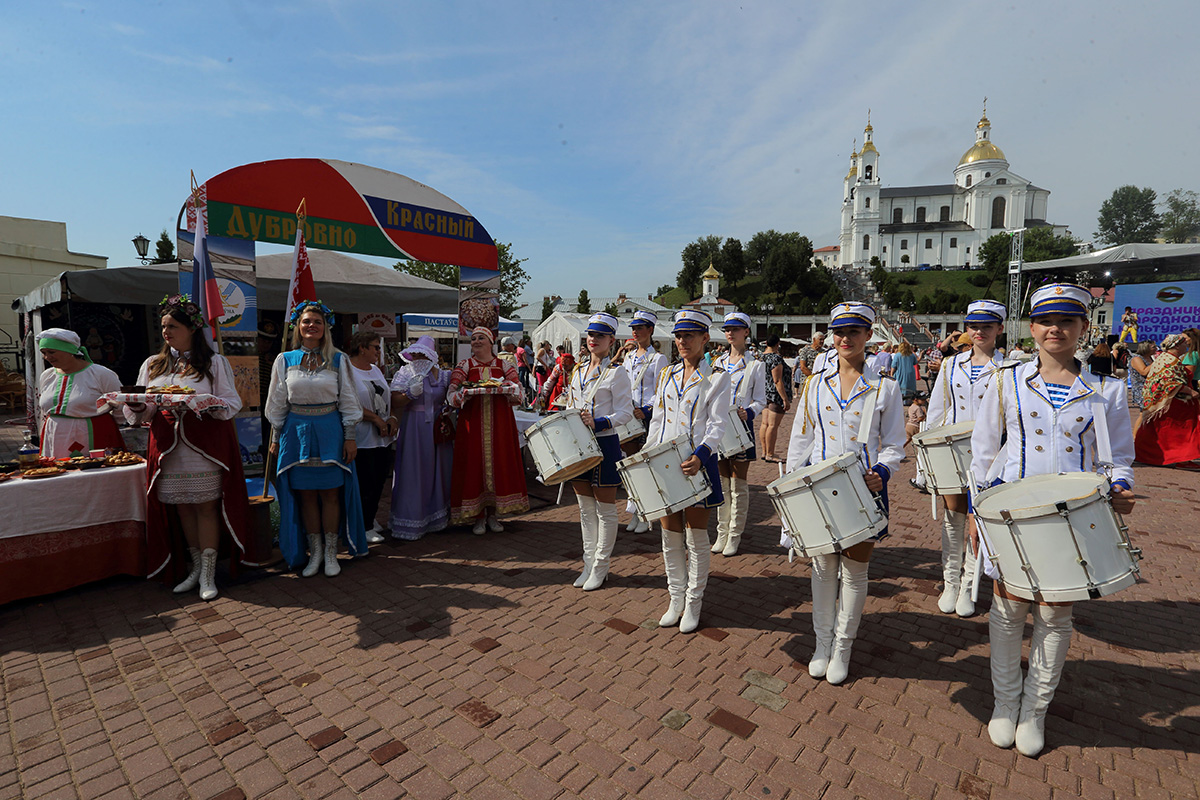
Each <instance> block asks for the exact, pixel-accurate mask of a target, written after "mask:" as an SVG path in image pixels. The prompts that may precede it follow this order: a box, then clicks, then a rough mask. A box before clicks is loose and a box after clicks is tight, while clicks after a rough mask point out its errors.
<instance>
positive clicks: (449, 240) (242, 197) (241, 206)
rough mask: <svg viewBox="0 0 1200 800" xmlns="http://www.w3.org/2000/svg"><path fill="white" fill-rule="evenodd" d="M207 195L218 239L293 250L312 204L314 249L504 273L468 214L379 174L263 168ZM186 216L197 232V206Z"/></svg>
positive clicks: (417, 186) (208, 185)
mask: <svg viewBox="0 0 1200 800" xmlns="http://www.w3.org/2000/svg"><path fill="white" fill-rule="evenodd" d="M200 194H201V197H202V198H205V199H206V201H207V204H208V232H209V235H210V236H223V237H227V238H230V239H244V240H250V241H256V242H273V243H275V244H283V245H290V244H292V242H293V241H294V240H295V236H296V208H297V207H298V206H299V205H300V201H301V200H305V201H306V208H307V212H308V217H307V219H306V221H305V223H304V238H305V241H306V243H307V245H308V247H316V248H321V249H324V250H338V251H341V252H344V253H358V254H361V255H372V256H385V257H388V256H394V257H397V258H407V259H415V260H418V261H432V262H435V263H438V264H452V265H454V266H458V267H463V268H466V269H470V270H481V271H484V272H491V273H493V274H494V273H495V272H496V270H497V269H498V264H497V255H496V243H495V242H494V241H493V240H492V237H491V236H490V235H489V234H488V232H487V231H486V230H485V229H484V227H483V225H481V224H480V223H479V221H478V220H477V219H475V217H473V216H471V214H470V213H469V212H468V211H467V210H466V209H465V208H463V207H462V206H460V205H459V204H458V203H456V202H454V201H453V200H451V199H450V198H449V197H447V196H446V195H444V194H442V193H441V192H439V191H437V190H435V189H433V188H431V187H429V186H426V185H425V184H423V183H419V182H417V181H414V180H413V179H412V178H408V177H405V176H404V175H399V174H397V173H394V172H387V171H385V170H381V169H377V168H375V167H368V166H365V165H363V164H352V163H349V162H347V161H335V160H332V159H320V158H285V159H279V160H275V161H261V162H258V163H255V164H246V165H244V166H240V167H234V168H233V169H230V170H226V171H225V172H222V173H221V174H219V175H215V176H213V177H212V178H209V179H208V180H207V181H205V183H204V184H203V185H202V186H201V187H200ZM186 212H187V223H186V229H187V230H195V210H194V208H193V207H192V200H191V199H189V200H188V203H187V207H186ZM180 227H184V226H183V225H181V226H180Z"/></svg>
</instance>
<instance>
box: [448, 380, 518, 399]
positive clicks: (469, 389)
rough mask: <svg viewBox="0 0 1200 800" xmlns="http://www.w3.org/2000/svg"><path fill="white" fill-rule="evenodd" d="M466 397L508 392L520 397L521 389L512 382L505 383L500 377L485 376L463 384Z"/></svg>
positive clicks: (507, 393)
mask: <svg viewBox="0 0 1200 800" xmlns="http://www.w3.org/2000/svg"><path fill="white" fill-rule="evenodd" d="M462 393H463V396H464V397H477V396H479V395H485V394H506V395H512V396H513V397H519V396H520V393H521V389H520V387H518V386H515V385H513V384H511V383H505V382H504V381H502V380H500V379H499V378H484V379H483V380H481V381H467V382H466V383H464V384H463V385H462Z"/></svg>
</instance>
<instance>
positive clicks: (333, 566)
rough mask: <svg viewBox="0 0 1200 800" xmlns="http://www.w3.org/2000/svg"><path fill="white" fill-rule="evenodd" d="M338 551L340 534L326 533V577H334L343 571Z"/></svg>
mask: <svg viewBox="0 0 1200 800" xmlns="http://www.w3.org/2000/svg"><path fill="white" fill-rule="evenodd" d="M337 551H338V535H337V534H336V533H327V534H325V577H326V578H332V577H334V576H335V575H339V574H341V572H342V568H341V567H340V566H338V560H337Z"/></svg>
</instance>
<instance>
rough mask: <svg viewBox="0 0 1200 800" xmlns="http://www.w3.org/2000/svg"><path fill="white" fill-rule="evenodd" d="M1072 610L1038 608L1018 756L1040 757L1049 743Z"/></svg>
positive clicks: (1026, 682) (1022, 709)
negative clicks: (1050, 718) (1052, 707)
mask: <svg viewBox="0 0 1200 800" xmlns="http://www.w3.org/2000/svg"><path fill="white" fill-rule="evenodd" d="M1073 610H1074V609H1073V607H1072V606H1069V605H1068V606H1034V609H1033V638H1032V639H1030V640H1029V673H1028V674H1027V675H1026V676H1025V687H1024V691H1023V692H1022V693H1021V717H1020V720H1019V721H1018V722H1017V752H1018V753H1020V754H1021V755H1023V756H1036V755H1037V754H1038V753H1040V752H1042V747H1043V746H1044V745H1045V743H1046V733H1045V729H1046V711H1047V710H1048V709H1049V708H1050V701H1051V700H1053V699H1054V690H1055V689H1056V688H1058V679H1059V678H1061V677H1062V671H1063V664H1065V663H1066V661H1067V651H1068V650H1069V649H1071V631H1072V630H1073V626H1072V625H1071V613H1072V611H1073Z"/></svg>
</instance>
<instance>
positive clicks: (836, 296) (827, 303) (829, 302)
mask: <svg viewBox="0 0 1200 800" xmlns="http://www.w3.org/2000/svg"><path fill="white" fill-rule="evenodd" d="M840 302H842V293H841V292H839V291H838V288H837V287H836V286H831V287H830V288H829V291H827V292H825V294H824V295H822V296H821V299H820V300H818V301H817V302H816V303H815V304H814V305H815V306H816V313H818V314H828V313H829V312H830V311H831V310H832V309H833V307H834V306H836V305H837V304H838V303H840Z"/></svg>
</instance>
